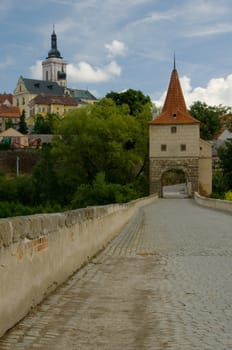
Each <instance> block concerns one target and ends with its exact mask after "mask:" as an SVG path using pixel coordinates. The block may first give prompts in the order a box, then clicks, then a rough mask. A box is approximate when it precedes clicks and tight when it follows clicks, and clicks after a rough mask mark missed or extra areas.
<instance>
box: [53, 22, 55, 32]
mask: <svg viewBox="0 0 232 350" xmlns="http://www.w3.org/2000/svg"><path fill="white" fill-rule="evenodd" d="M53 33H55V24H53Z"/></svg>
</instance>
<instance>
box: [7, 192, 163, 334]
mask: <svg viewBox="0 0 232 350" xmlns="http://www.w3.org/2000/svg"><path fill="white" fill-rule="evenodd" d="M156 198H157V196H155V195H154V196H150V197H146V198H142V199H139V200H136V201H132V202H130V203H127V204H121V205H120V204H115V205H107V206H102V207H88V208H85V209H79V210H73V211H67V212H64V213H57V214H38V215H31V216H25V217H15V218H8V219H0V300H1V302H0V316H1V317H0V336H1V335H3V334H4V333H5V332H6V331H7V330H8V329H9V328H11V327H12V326H14V325H15V324H16V323H17V322H18V321H19V320H20V319H22V318H23V317H24V316H25V315H26V314H27V313H28V312H29V311H30V309H31V308H32V307H33V306H35V305H37V304H38V303H39V302H41V301H42V300H43V299H44V297H45V296H46V295H47V294H49V293H50V292H51V291H53V290H54V289H55V288H56V287H57V286H58V285H60V284H62V283H63V282H64V281H65V280H67V278H68V277H69V276H71V275H72V274H73V273H74V272H75V271H76V270H78V269H79V268H80V267H81V266H82V265H83V264H85V263H86V262H88V261H89V259H90V258H92V257H93V256H94V255H96V254H97V253H98V252H99V251H100V250H101V249H103V248H104V247H105V246H106V245H107V243H109V242H110V241H111V240H112V239H113V238H114V237H115V236H116V235H117V234H118V233H119V232H120V231H121V230H122V229H123V228H125V227H127V226H126V224H128V223H130V225H128V227H130V229H133V225H138V220H140V219H139V218H140V214H139V213H140V208H142V207H143V206H144V205H147V204H149V203H151V202H152V201H154V200H155V199H156Z"/></svg>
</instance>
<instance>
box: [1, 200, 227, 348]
mask: <svg viewBox="0 0 232 350" xmlns="http://www.w3.org/2000/svg"><path fill="white" fill-rule="evenodd" d="M0 349H1V350H9V349H10V350H19V349H22V350H25V349H49V350H53V349H56V350H61V349H67V350H72V349H80V350H95V349H99V350H122V349H123V350H143V349H146V350H147V349H149V350H150V349H151V350H156V349H157V350H163V349H172V350H188V349H198V350H222V349H223V350H230V349H232V216H231V215H229V214H225V213H222V212H216V211H213V210H209V209H207V208H202V207H200V206H198V205H197V204H195V203H194V201H192V200H190V199H160V200H158V201H156V202H154V203H153V204H152V205H149V206H147V207H145V209H144V220H143V222H142V224H141V225H140V226H139V227H137V229H135V230H133V232H129V233H127V234H126V233H125V232H122V234H121V235H119V236H118V237H117V238H116V239H115V240H114V241H113V242H112V243H111V244H110V245H109V246H108V247H107V249H106V250H105V251H104V252H102V253H101V254H100V255H99V256H98V257H97V258H95V259H94V260H93V261H92V262H91V263H90V264H88V265H87V266H86V267H85V268H83V269H82V270H80V271H79V272H78V273H76V274H75V275H74V276H73V277H72V278H71V279H70V280H69V281H68V282H67V283H65V284H64V285H63V286H61V287H60V288H58V290H57V291H56V292H55V293H54V294H52V295H51V296H50V297H48V298H47V299H46V300H45V301H44V302H43V303H42V304H41V305H40V306H38V307H37V308H36V309H35V310H34V311H32V312H31V314H29V315H28V316H27V317H26V318H25V319H24V320H23V321H22V322H20V323H19V324H18V325H17V326H16V327H14V328H13V330H12V331H10V332H8V333H7V335H5V337H3V338H2V339H1V340H0Z"/></svg>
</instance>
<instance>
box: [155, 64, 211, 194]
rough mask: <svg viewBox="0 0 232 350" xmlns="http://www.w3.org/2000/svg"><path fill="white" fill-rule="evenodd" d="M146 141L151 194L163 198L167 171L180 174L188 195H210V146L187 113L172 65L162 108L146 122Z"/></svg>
mask: <svg viewBox="0 0 232 350" xmlns="http://www.w3.org/2000/svg"><path fill="white" fill-rule="evenodd" d="M149 141H150V146H149V164H150V193H158V194H159V196H160V197H162V195H163V191H162V187H163V177H164V175H165V173H166V172H168V171H181V172H183V174H184V177H185V181H186V187H187V191H188V195H189V196H192V195H193V193H194V192H195V191H199V190H200V191H201V192H202V193H204V194H207V195H209V194H210V193H211V190H212V188H211V187H212V150H211V144H210V143H209V142H206V141H203V140H201V139H200V122H199V121H198V120H197V119H195V118H193V117H192V116H191V115H190V114H189V112H188V110H187V107H186V104H185V100H184V96H183V93H182V89H181V85H180V81H179V77H178V73H177V70H176V68H175V66H174V69H173V71H172V74H171V78H170V83H169V87H168V91H167V95H166V99H165V103H164V106H163V109H162V111H161V113H160V114H159V115H158V116H157V117H156V118H155V119H154V120H152V121H151V122H150V123H149Z"/></svg>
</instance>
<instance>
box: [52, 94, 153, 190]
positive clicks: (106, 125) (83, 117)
mask: <svg viewBox="0 0 232 350" xmlns="http://www.w3.org/2000/svg"><path fill="white" fill-rule="evenodd" d="M127 112H128V109H124V108H122V107H121V106H119V107H118V106H116V105H115V103H114V102H113V101H112V100H111V99H103V100H102V101H101V102H100V103H99V104H97V105H94V106H88V107H86V108H81V109H77V110H75V111H73V112H72V113H71V114H70V115H69V117H68V118H65V119H64V120H63V121H62V122H61V123H60V124H59V127H58V130H57V133H58V134H59V135H61V137H57V138H56V139H55V140H54V144H53V153H54V155H55V158H56V159H57V160H58V165H57V166H58V174H59V178H60V179H63V181H64V182H65V183H66V184H65V185H66V187H67V188H70V190H72V191H73V188H74V187H77V184H82V183H86V184H89V183H90V184H91V183H92V182H93V181H94V179H95V178H96V175H97V174H98V173H100V172H103V173H104V174H105V179H106V181H107V182H110V183H118V184H122V185H124V184H126V183H129V182H131V181H133V180H134V179H135V178H136V176H137V175H138V174H139V172H140V171H141V169H143V168H144V163H145V161H146V160H147V158H148V131H147V130H148V126H147V120H146V119H145V118H144V116H143V115H142V114H139V115H138V116H137V118H134V117H132V116H130V115H129V114H128V113H127Z"/></svg>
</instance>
